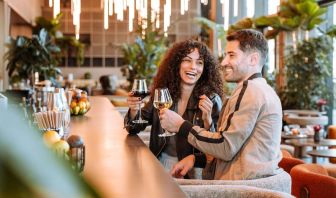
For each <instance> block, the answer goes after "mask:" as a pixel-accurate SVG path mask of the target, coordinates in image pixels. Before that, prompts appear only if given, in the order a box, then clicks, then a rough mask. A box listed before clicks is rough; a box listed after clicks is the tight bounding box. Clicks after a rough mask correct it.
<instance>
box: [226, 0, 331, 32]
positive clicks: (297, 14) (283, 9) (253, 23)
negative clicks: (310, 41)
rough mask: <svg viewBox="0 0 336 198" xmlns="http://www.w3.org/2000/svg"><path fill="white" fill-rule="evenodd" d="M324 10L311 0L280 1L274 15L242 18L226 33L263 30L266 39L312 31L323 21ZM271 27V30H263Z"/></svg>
mask: <svg viewBox="0 0 336 198" xmlns="http://www.w3.org/2000/svg"><path fill="white" fill-rule="evenodd" d="M326 11H327V9H326V8H321V7H320V6H319V5H318V3H317V2H316V1H312V0H287V1H282V2H281V4H280V9H279V11H278V13H277V14H276V15H268V16H261V17H258V18H256V19H252V18H244V19H242V20H240V21H238V22H237V23H236V24H233V25H231V26H230V28H229V30H228V33H230V32H232V31H236V30H239V29H246V28H254V29H259V30H265V36H266V38H269V39H271V38H275V37H276V36H277V35H278V34H279V33H280V32H282V31H294V30H297V29H302V30H312V29H314V28H315V27H317V26H318V25H320V24H321V23H322V22H323V21H324V19H323V14H325V13H326ZM267 27H271V29H265V28H267Z"/></svg>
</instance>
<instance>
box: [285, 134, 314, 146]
mask: <svg viewBox="0 0 336 198" xmlns="http://www.w3.org/2000/svg"><path fill="white" fill-rule="evenodd" d="M302 138H312V135H306V134H298V135H293V134H285V133H284V132H282V133H281V143H284V142H285V141H286V140H288V139H302Z"/></svg>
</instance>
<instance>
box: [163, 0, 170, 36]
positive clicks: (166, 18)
mask: <svg viewBox="0 0 336 198" xmlns="http://www.w3.org/2000/svg"><path fill="white" fill-rule="evenodd" d="M164 10H165V12H164V15H163V31H164V35H165V36H166V37H167V36H168V27H169V25H170V16H171V0H166V4H165V5H164Z"/></svg>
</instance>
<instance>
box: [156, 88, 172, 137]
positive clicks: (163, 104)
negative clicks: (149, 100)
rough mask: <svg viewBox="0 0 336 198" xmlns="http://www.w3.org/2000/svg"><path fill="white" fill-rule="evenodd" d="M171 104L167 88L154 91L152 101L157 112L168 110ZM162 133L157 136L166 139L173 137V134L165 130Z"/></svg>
mask: <svg viewBox="0 0 336 198" xmlns="http://www.w3.org/2000/svg"><path fill="white" fill-rule="evenodd" d="M172 104H173V100H172V98H171V96H170V93H169V90H168V89H167V88H162V89H161V88H160V89H155V91H154V100H153V105H154V107H155V108H157V109H158V110H161V109H169V108H170V107H171V106H172ZM163 130H164V133H162V134H159V137H168V136H173V135H175V133H170V132H168V131H167V130H165V129H163Z"/></svg>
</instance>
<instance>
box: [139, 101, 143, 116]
mask: <svg viewBox="0 0 336 198" xmlns="http://www.w3.org/2000/svg"><path fill="white" fill-rule="evenodd" d="M139 120H142V118H141V103H140V104H139Z"/></svg>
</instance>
